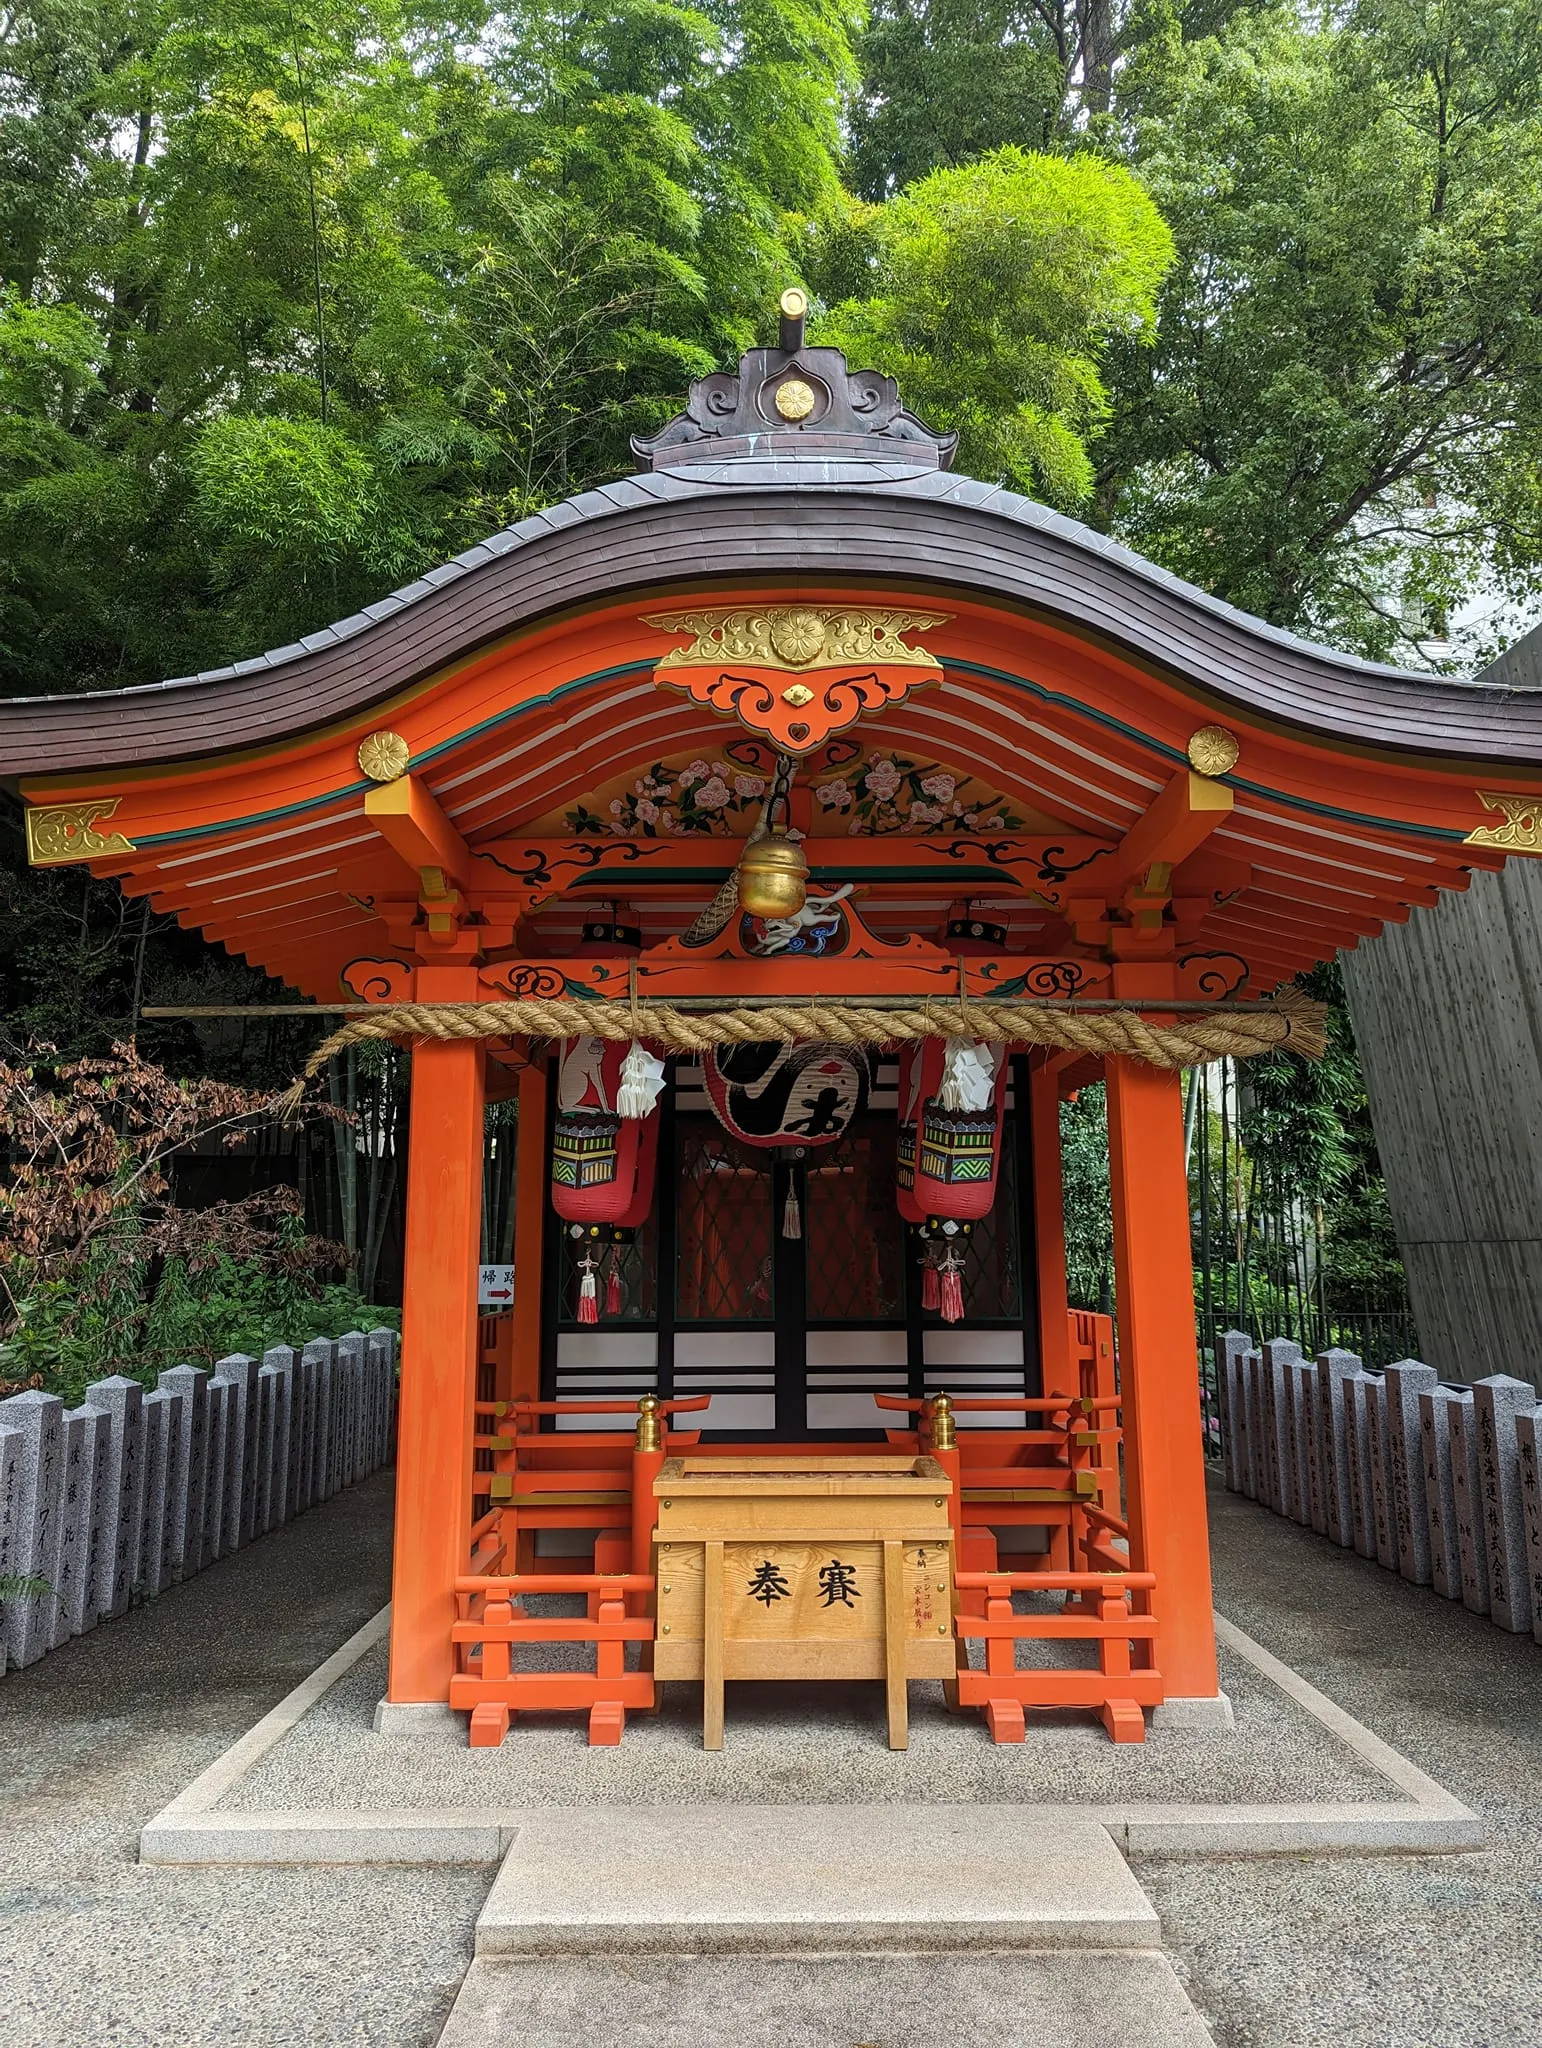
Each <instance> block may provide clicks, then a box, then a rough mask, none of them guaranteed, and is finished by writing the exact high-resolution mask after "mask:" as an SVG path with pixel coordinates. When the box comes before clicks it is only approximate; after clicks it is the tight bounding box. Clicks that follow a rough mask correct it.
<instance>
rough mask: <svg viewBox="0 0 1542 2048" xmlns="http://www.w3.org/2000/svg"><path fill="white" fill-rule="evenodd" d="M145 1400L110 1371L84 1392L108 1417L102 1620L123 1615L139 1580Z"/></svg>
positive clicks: (140, 1391) (130, 1382)
mask: <svg viewBox="0 0 1542 2048" xmlns="http://www.w3.org/2000/svg"><path fill="white" fill-rule="evenodd" d="M144 1399H145V1390H144V1388H143V1387H142V1386H141V1385H140V1384H139V1382H138V1380H131V1379H128V1378H126V1377H125V1376H124V1375H123V1374H122V1373H114V1374H113V1376H112V1378H111V1379H106V1380H96V1381H94V1382H93V1383H92V1384H91V1385H90V1386H89V1387H87V1389H86V1405H87V1407H88V1408H96V1409H99V1410H100V1411H101V1413H102V1414H104V1415H105V1416H106V1417H107V1442H106V1447H105V1449H104V1452H103V1457H104V1460H105V1468H104V1475H103V1496H102V1542H101V1572H100V1575H99V1577H98V1580H97V1594H96V1598H97V1611H98V1612H99V1613H100V1614H101V1615H103V1616H104V1617H111V1616H113V1615H118V1614H126V1613H127V1612H128V1604H129V1596H130V1594H131V1593H132V1592H133V1590H134V1585H135V1582H136V1581H137V1579H138V1577H139V1539H140V1534H141V1528H142V1524H143V1522H144V1508H145V1462H144V1428H145V1419H144Z"/></svg>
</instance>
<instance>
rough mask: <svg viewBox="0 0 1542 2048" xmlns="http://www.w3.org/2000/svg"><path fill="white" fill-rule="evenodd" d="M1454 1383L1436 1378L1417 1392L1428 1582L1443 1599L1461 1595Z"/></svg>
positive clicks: (1455, 1396)
mask: <svg viewBox="0 0 1542 2048" xmlns="http://www.w3.org/2000/svg"><path fill="white" fill-rule="evenodd" d="M1456 1399H1457V1391H1456V1389H1455V1388H1454V1387H1443V1386H1441V1385H1440V1384H1439V1383H1438V1382H1437V1383H1436V1385H1434V1386H1433V1387H1431V1388H1429V1389H1428V1390H1427V1391H1423V1392H1421V1393H1420V1395H1419V1454H1420V1461H1421V1463H1422V1464H1423V1466H1424V1507H1425V1516H1426V1520H1427V1522H1428V1526H1429V1533H1430V1584H1431V1585H1432V1586H1433V1587H1434V1588H1435V1591H1436V1592H1437V1593H1439V1594H1440V1595H1441V1597H1442V1598H1443V1599H1446V1600H1460V1599H1461V1597H1462V1568H1461V1564H1460V1562H1459V1560H1458V1558H1457V1554H1456V1500H1455V1495H1454V1493H1453V1491H1452V1485H1451V1403H1452V1402H1453V1401H1454V1400H1456Z"/></svg>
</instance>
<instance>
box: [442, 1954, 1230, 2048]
mask: <svg viewBox="0 0 1542 2048" xmlns="http://www.w3.org/2000/svg"><path fill="white" fill-rule="evenodd" d="M955 2041H958V2042H971V2043H973V2042H980V2043H986V2042H988V2043H989V2044H990V2048H1213V2043H1212V2040H1211V2035H1210V2032H1209V2029H1208V2028H1207V2027H1206V2025H1205V2023H1204V2021H1203V2020H1202V2019H1201V2018H1200V2016H1199V2015H1198V2013H1196V2012H1195V2011H1194V2008H1193V2007H1192V2006H1191V2005H1190V2004H1189V2001H1188V1999H1187V1998H1186V1996H1185V1995H1184V1991H1183V1986H1182V1985H1181V1984H1180V1983H1179V1982H1178V1979H1177V1977H1176V1976H1175V1975H1174V1974H1173V1970H1172V1966H1171V1965H1170V1964H1169V1963H1168V1961H1167V1959H1166V1957H1165V1956H1162V1955H1160V1954H1158V1953H1157V1952H1155V1951H1154V1950H1151V1949H1138V1950H1125V1951H1122V1952H1121V1951H1119V1950H1116V1949H1079V1950H1066V1949H1058V1950H1056V1949H1039V1950H1028V1949H1022V1950H1017V1951H1015V1952H1013V1953H1008V1954H996V1955H980V1956H973V1955H967V1956H966V1955H959V1954H956V1953H955V1954H950V1955H940V1956H937V1955H917V1954H911V1955H903V1956H902V1955H883V1956H863V1955H854V1956H841V1957H833V1956H808V1955H794V1956H782V1957H769V1958H768V1957H758V1956H742V1955H735V1956H664V1957H659V1958H650V1957H646V1956H637V1955H627V1956H615V1955H612V1956H556V1957H540V1956H531V1957H528V1958H525V1959H521V1960H516V1959H514V1958H511V1957H496V1956H493V1957H479V1958H478V1959H477V1960H476V1961H475V1962H474V1963H473V1964H472V1966H471V1969H470V1972H469V1973H468V1975H467V1977H466V1980H465V1982H464V1984H463V1985H462V1987H461V1991H460V1996H459V1997H458V1998H457V2000H456V2002H455V2009H454V2011H453V2012H452V2013H451V2015H450V2018H449V2021H448V2023H447V2024H446V2027H445V2030H444V2033H443V2034H442V2035H441V2036H440V2044H439V2048H595V2044H596V2043H601V2042H603V2043H605V2044H607V2048H946V2044H948V2043H951V2042H955Z"/></svg>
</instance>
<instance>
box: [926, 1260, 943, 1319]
mask: <svg viewBox="0 0 1542 2048" xmlns="http://www.w3.org/2000/svg"><path fill="white" fill-rule="evenodd" d="M941 1304H942V1292H941V1289H940V1288H939V1287H938V1284H937V1261H936V1260H935V1259H934V1258H933V1257H932V1252H931V1247H930V1246H928V1247H927V1249H926V1251H925V1252H924V1253H923V1254H922V1258H921V1310H922V1313H923V1314H927V1313H930V1314H935V1313H936V1311H937V1309H938V1308H939V1307H940V1306H941Z"/></svg>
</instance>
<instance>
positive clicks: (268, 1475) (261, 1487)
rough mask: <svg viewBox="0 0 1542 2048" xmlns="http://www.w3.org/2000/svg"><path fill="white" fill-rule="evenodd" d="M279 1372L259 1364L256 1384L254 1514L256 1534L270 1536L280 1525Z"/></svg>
mask: <svg viewBox="0 0 1542 2048" xmlns="http://www.w3.org/2000/svg"><path fill="white" fill-rule="evenodd" d="M278 1378H279V1376H278V1374H277V1373H276V1372H273V1371H271V1370H270V1369H269V1368H268V1367H267V1366H265V1365H264V1366H259V1367H258V1370H257V1380H256V1385H255V1387H254V1390H253V1392H254V1398H255V1400H256V1404H257V1445H256V1449H255V1451H254V1452H253V1456H254V1457H255V1459H256V1461H257V1502H256V1508H255V1511H254V1513H253V1517H252V1534H253V1535H254V1536H266V1535H267V1533H268V1531H269V1530H270V1529H271V1528H274V1527H275V1526H276V1524H275V1520H274V1514H273V1509H274V1505H275V1493H276V1487H275V1484H274V1475H273V1454H274V1445H275V1441H276V1436H277V1430H278Z"/></svg>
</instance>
